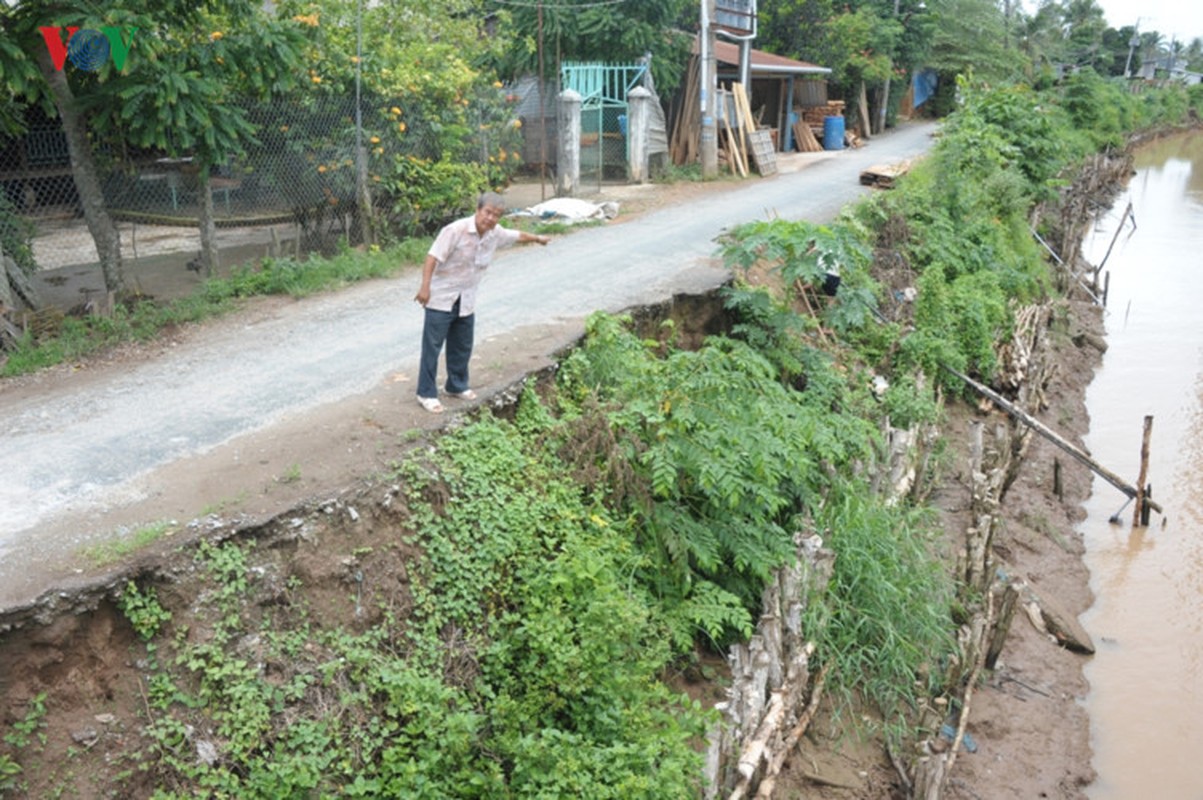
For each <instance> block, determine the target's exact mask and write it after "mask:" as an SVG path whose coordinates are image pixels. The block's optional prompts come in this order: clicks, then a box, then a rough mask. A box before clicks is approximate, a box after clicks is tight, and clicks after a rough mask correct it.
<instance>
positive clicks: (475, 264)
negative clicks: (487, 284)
mask: <svg viewBox="0 0 1203 800" xmlns="http://www.w3.org/2000/svg"><path fill="white" fill-rule="evenodd" d="M520 235H521V234H520V233H519V232H518V231H516V230H513V229H511V228H503V227H501V226H500V225H498V226H497V227H495V228H493V229H492V230H491V231H489V232H488V233H486V234H485V235H484V236H481V235H480V234H479V233H477V232H476V217H475V216H471V217H464V218H463V219H457V220H456V221H455V222H452V223H449V224H448V225H447V226H446V227H444V228H443V229H442V230H441V231H439V235H438V237H437V238H436V239H435V240H434V244H432V245H431V246H430V250H429V251H427V254H428V255H431V256H434V258H435V260H436V261H438V262H439V263H438V265H437V266H436V267H435V268H434V275H433V276H432V277H431V279H430V301H429V302H428V303H427V304H426V307H427V308H432V309H434V310H435V311H450V310H451V307H452V306H453V305H455V299H456V298H457V297H458V298H459V314H460V316H461V317H466V316H468V315H469V314H471V313H473V312H474V311H475V310H476V287H477V286H479V285H480V281H481V278H483V277H484V275H485V270H487V269H488V268H489V263H490V262H491V261H492V260H493V253H494V252H495V251H496V250H497V248H499V247H508V246H510V245H511V244H514V243H515V242H517V241H518V237H519V236H520Z"/></svg>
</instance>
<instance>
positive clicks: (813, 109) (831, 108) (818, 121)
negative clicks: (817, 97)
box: [799, 100, 844, 130]
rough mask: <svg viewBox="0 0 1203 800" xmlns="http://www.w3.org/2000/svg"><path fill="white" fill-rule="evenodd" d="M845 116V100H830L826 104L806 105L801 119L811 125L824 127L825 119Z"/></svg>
mask: <svg viewBox="0 0 1203 800" xmlns="http://www.w3.org/2000/svg"><path fill="white" fill-rule="evenodd" d="M842 116H844V101H843V100H830V101H828V103H827V105H825V106H806V107H805V108H803V109H802V113H801V114H800V115H799V119H801V120H802V121H803V122H805V123H806V124H807V125H810V126H811V127H815V128H818V129H819V130H822V129H823V120H825V119H827V118H828V117H842Z"/></svg>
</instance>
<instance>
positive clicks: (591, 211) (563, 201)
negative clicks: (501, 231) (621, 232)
mask: <svg viewBox="0 0 1203 800" xmlns="http://www.w3.org/2000/svg"><path fill="white" fill-rule="evenodd" d="M515 214H516V215H517V216H525V217H535V218H537V219H540V220H542V221H544V222H562V223H564V224H566V225H575V224H576V223H578V222H588V221H589V220H607V219H614V217H616V216H618V203H615V202H613V201H607V202H605V203H590V202H589V201H588V200H580V199H577V198H575V197H556V198H553V199H551V200H546V201H544V202H542V203H539V204H537V205H533V206H531V207H530V208H525V209H523V210H522V211H518V212H515Z"/></svg>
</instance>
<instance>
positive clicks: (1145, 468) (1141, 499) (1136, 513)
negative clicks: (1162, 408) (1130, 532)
mask: <svg viewBox="0 0 1203 800" xmlns="http://www.w3.org/2000/svg"><path fill="white" fill-rule="evenodd" d="M1152 436H1153V416H1152V415H1151V414H1146V415H1145V426H1144V434H1143V435H1142V436H1141V437H1140V477H1139V478H1137V479H1136V487H1137V489H1136V508H1135V509H1133V511H1132V525H1133V526H1140V525H1147V524H1148V518H1149V515H1148V512H1147V511H1145V504H1146V503H1149V505H1152V503H1151V501H1149V498H1148V496H1147V494H1148V493H1147V492H1146V491H1145V481H1146V480H1148V477H1149V439H1150V438H1152Z"/></svg>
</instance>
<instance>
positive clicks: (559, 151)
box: [556, 89, 581, 197]
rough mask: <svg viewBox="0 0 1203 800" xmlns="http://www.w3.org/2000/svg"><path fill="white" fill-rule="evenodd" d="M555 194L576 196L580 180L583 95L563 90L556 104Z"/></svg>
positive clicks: (570, 90)
mask: <svg viewBox="0 0 1203 800" xmlns="http://www.w3.org/2000/svg"><path fill="white" fill-rule="evenodd" d="M556 130H557V131H559V136H558V137H557V138H558V140H559V141H558V142H557V143H556V196H557V197H575V196H576V190H577V187H578V186H580V183H581V96H580V95H579V94H578V93H577V92H574V91H573V90H572V89H565V90H564V91H562V92H560V98H559V102H558V104H557V107H556Z"/></svg>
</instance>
